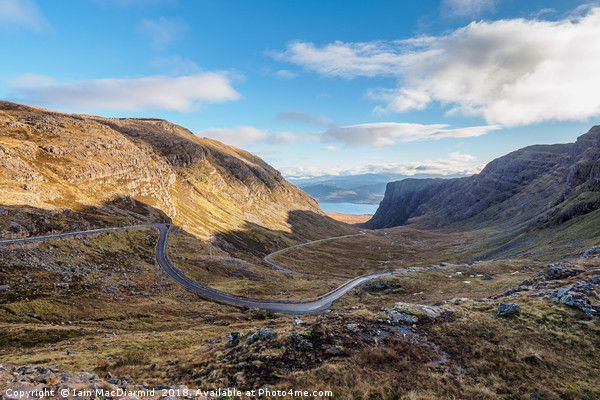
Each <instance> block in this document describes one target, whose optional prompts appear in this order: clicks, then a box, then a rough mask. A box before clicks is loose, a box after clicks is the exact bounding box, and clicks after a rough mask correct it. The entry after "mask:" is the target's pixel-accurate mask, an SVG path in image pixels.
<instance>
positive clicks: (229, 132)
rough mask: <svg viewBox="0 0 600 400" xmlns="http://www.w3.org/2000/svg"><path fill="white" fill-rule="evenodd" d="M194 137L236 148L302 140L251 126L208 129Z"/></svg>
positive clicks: (296, 135) (284, 133)
mask: <svg viewBox="0 0 600 400" xmlns="http://www.w3.org/2000/svg"><path fill="white" fill-rule="evenodd" d="M196 135H198V136H201V137H208V138H211V139H215V140H218V141H219V142H223V143H225V144H229V145H232V146H236V147H244V146H248V145H251V144H254V143H258V142H264V143H269V144H279V145H286V144H293V143H296V142H297V141H298V140H300V139H302V137H303V134H301V133H300V134H295V133H291V132H271V131H268V130H266V129H258V128H255V127H253V126H234V127H230V128H210V129H205V130H201V131H198V132H196Z"/></svg>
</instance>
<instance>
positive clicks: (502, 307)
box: [498, 303, 521, 317]
mask: <svg viewBox="0 0 600 400" xmlns="http://www.w3.org/2000/svg"><path fill="white" fill-rule="evenodd" d="M517 314H521V307H520V306H519V305H518V304H515V303H510V304H504V303H500V304H498V315H499V316H501V317H503V316H507V315H517Z"/></svg>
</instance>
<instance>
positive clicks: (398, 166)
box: [280, 153, 483, 179]
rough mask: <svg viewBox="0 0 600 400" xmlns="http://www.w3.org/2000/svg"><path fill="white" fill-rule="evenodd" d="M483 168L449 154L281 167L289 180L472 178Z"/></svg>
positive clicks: (474, 161) (469, 159)
mask: <svg viewBox="0 0 600 400" xmlns="http://www.w3.org/2000/svg"><path fill="white" fill-rule="evenodd" d="M482 168H483V165H481V164H479V163H478V162H477V159H476V158H475V157H473V156H472V155H470V154H461V153H450V154H449V155H448V157H446V158H441V159H434V160H432V159H425V160H423V161H406V162H399V163H387V164H369V165H364V166H359V167H354V168H319V167H314V166H290V167H282V168H280V171H281V173H282V174H283V175H284V176H285V177H288V178H296V179H302V178H309V177H317V176H324V175H333V176H348V175H362V174H372V173H378V174H384V173H385V174H399V175H406V176H414V175H441V176H447V175H472V174H476V173H478V172H479V171H481V169H482Z"/></svg>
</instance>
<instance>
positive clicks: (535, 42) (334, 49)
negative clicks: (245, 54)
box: [275, 7, 600, 126]
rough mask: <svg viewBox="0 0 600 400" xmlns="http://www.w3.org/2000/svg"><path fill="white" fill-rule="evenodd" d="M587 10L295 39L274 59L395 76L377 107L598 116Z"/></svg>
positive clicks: (526, 116) (500, 116)
mask: <svg viewBox="0 0 600 400" xmlns="http://www.w3.org/2000/svg"><path fill="white" fill-rule="evenodd" d="M582 12H585V13H584V14H581V15H580V12H578V13H575V15H574V16H572V17H570V18H566V19H563V20H559V21H540V20H536V19H531V20H527V19H512V20H499V21H495V22H473V23H471V24H469V25H468V26H466V27H463V28H460V29H457V30H455V31H454V32H451V33H449V34H447V35H444V36H422V37H416V38H413V39H408V40H403V41H395V42H370V43H343V42H334V43H331V44H328V45H325V46H323V47H316V46H315V45H314V44H312V43H303V42H293V43H290V44H289V45H288V47H287V50H286V51H285V52H282V53H279V54H276V55H275V57H276V58H277V59H280V60H286V61H289V62H292V63H295V64H298V65H302V66H303V67H305V68H306V69H308V70H311V71H315V72H317V73H319V74H322V75H327V76H338V77H341V78H344V79H352V78H356V77H359V76H364V77H377V76H389V77H395V78H397V80H398V87H397V88H383V89H372V90H370V91H369V93H368V95H369V96H370V97H371V98H373V99H375V100H378V101H383V102H385V104H384V105H381V106H379V107H377V108H376V109H375V111H377V112H403V111H407V110H411V109H417V110H421V109H424V108H426V107H428V106H431V104H432V103H437V104H441V105H442V107H446V108H447V109H448V112H449V113H450V114H460V115H465V116H477V117H483V118H484V119H485V120H486V121H487V122H488V123H489V124H503V125H512V126H514V125H527V124H533V123H538V122H542V121H548V120H559V121H564V120H585V119H587V118H590V117H595V116H598V115H600V96H598V95H597V93H599V92H600V74H598V71H600V40H598V38H599V37H600V8H598V7H595V8H589V7H587V8H586V9H585V10H584V11H582Z"/></svg>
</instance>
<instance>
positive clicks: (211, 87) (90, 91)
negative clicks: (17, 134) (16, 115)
mask: <svg viewBox="0 0 600 400" xmlns="http://www.w3.org/2000/svg"><path fill="white" fill-rule="evenodd" d="M9 85H10V87H11V88H12V89H13V90H15V91H16V92H17V94H18V95H19V96H20V97H23V98H25V100H27V102H30V103H34V104H41V105H46V106H64V107H68V108H70V109H72V110H74V111H84V110H98V109H103V110H127V111H136V110H173V111H182V112H189V111H193V110H195V109H197V107H198V106H200V105H202V104H204V103H222V102H226V101H231V100H237V99H239V98H240V97H241V96H240V94H239V93H238V92H237V91H236V90H235V89H234V88H233V87H232V86H231V82H230V79H229V78H228V76H227V75H225V74H221V73H213V72H205V73H200V74H196V75H188V76H178V77H170V76H164V75H155V76H147V77H143V78H135V79H119V78H108V79H93V80H63V81H59V80H56V79H54V78H51V77H48V76H43V75H32V74H25V75H20V76H18V77H16V78H14V79H12V80H11V81H10V82H9Z"/></svg>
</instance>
